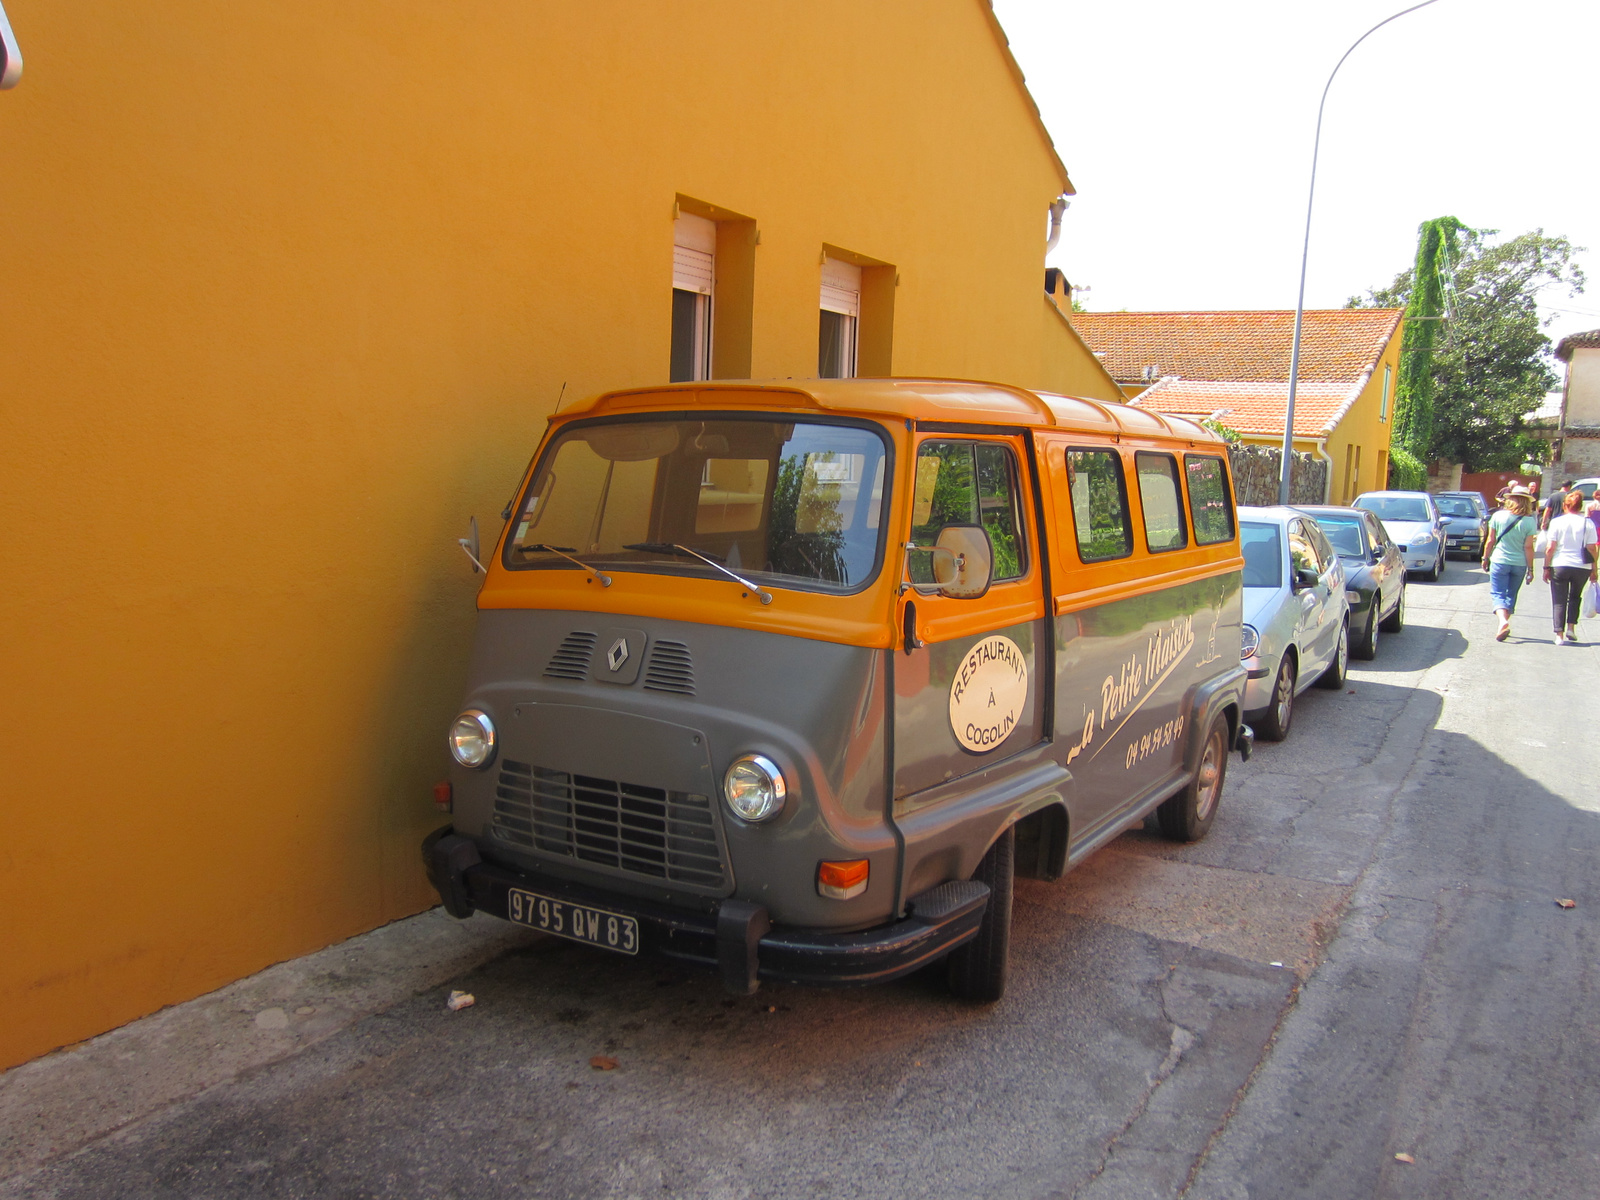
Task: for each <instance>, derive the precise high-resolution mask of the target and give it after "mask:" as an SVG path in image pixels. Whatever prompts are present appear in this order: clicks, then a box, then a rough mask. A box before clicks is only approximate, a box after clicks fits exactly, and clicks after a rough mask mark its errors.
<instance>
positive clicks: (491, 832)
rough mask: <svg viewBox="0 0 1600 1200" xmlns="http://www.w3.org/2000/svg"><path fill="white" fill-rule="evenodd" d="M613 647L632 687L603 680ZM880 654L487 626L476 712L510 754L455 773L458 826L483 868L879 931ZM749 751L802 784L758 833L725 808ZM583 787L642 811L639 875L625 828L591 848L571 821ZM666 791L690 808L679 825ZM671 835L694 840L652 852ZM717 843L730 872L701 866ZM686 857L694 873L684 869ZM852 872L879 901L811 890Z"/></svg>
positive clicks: (642, 624) (885, 900) (752, 634)
mask: <svg viewBox="0 0 1600 1200" xmlns="http://www.w3.org/2000/svg"><path fill="white" fill-rule="evenodd" d="M602 634H605V635H606V636H604V637H603V636H602ZM591 635H592V636H591ZM608 638H609V639H610V640H609V641H608V640H607V639H608ZM640 638H642V640H643V642H644V644H643V646H642V647H637V648H636V647H635V645H634V643H635V641H636V640H638V639H640ZM619 639H620V640H623V641H625V642H626V643H627V649H628V653H627V657H626V659H625V660H624V661H623V662H622V663H621V664H620V667H621V668H622V670H623V671H625V670H626V669H627V667H628V664H629V661H630V660H634V661H636V663H637V665H636V667H635V669H636V670H637V678H636V680H635V681H634V682H633V683H632V684H628V685H622V684H618V683H614V682H602V681H601V680H600V679H599V678H597V674H608V673H610V671H609V663H608V662H607V661H606V655H607V653H608V651H609V650H610V648H611V646H613V645H615V643H616V641H617V640H619ZM884 654H885V652H884V651H881V650H872V649H866V648H861V647H853V646H841V645H837V644H834V643H831V642H820V641H811V640H806V639H801V638H795V637H790V636H781V635H773V634H765V633H760V632H756V631H751V630H744V629H737V628H727V627H723V626H713V625H695V624H691V623H688V622H680V621H666V620H657V619H650V618H643V617H631V616H630V617H628V618H626V619H625V620H623V621H618V620H616V619H614V618H611V617H607V616H605V615H602V614H597V613H586V612H566V611H552V610H538V609H514V610H487V611H483V612H481V613H480V614H479V625H478V633H477V638H476V640H475V644H474V651H473V659H472V666H471V671H470V675H469V680H468V687H467V691H466V701H465V703H466V705H467V706H469V707H476V708H479V709H482V710H483V711H484V712H486V713H488V714H489V716H490V718H491V719H492V720H493V721H494V722H495V724H496V727H497V728H498V729H499V730H500V731H501V745H500V746H499V747H498V749H497V752H496V756H495V759H494V760H493V761H492V762H491V763H490V764H489V765H488V766H487V767H486V768H482V769H478V770H472V769H468V768H465V767H460V766H457V765H452V768H451V782H452V787H453V790H454V797H455V799H454V817H455V827H456V829H457V830H458V831H459V832H460V833H463V834H465V835H467V836H469V837H471V838H473V839H474V840H475V841H476V842H477V843H478V845H479V847H480V849H481V851H482V853H483V856H484V858H485V859H486V860H488V861H491V862H500V863H504V864H507V865H512V866H518V865H521V866H526V867H530V868H531V867H534V866H537V868H538V869H539V870H540V871H542V872H545V873H547V874H554V875H557V876H559V877H562V878H567V879H571V880H573V881H575V882H579V883H588V884H590V885H594V886H604V887H610V888H614V889H615V890H617V891H619V892H622V893H624V894H628V895H633V896H638V897H640V898H644V899H651V900H655V901H658V902H664V903H678V904H689V905H695V904H697V903H710V902H713V901H714V900H715V899H716V898H718V897H721V896H730V895H737V896H739V897H740V898H741V899H744V900H749V901H751V902H753V903H757V904H762V905H764V906H766V907H767V908H768V909H769V911H770V912H771V915H772V919H773V920H774V921H775V922H777V923H779V924H790V925H806V926H815V927H818V928H828V929H856V928H864V927H866V926H869V925H872V924H875V923H877V922H880V921H883V920H885V919H887V918H888V917H889V916H890V914H891V910H892V907H893V902H894V882H895V867H896V853H895V845H894V840H893V838H892V836H891V834H890V831H889V829H888V827H887V825H886V824H885V822H884V816H883V812H884V803H883V786H884V778H885V770H884V758H883V753H884V751H883V715H884V712H885V707H886V705H885V699H886V698H885V696H884V683H883V680H884V670H883V666H882V658H883V655H884ZM619 655H620V652H619ZM638 660H642V662H640V661H638ZM620 673H621V672H620V671H619V672H618V674H620ZM711 681H714V682H711ZM519 710H520V711H519ZM696 738H699V739H700V741H699V743H698V744H697V743H696V742H695V739H696ZM751 753H754V754H763V755H766V756H767V757H768V758H770V759H772V760H773V761H774V762H775V763H777V764H778V766H779V767H781V768H782V770H783V772H784V776H785V778H786V780H787V782H788V786H789V789H790V794H789V798H788V802H787V804H786V805H785V808H784V810H783V812H782V813H781V814H780V815H779V816H777V817H776V818H774V819H772V820H770V821H767V822H763V823H761V824H759V825H747V824H745V823H743V822H741V821H739V820H738V819H736V818H735V817H734V816H733V815H732V814H731V813H730V812H729V810H728V809H727V807H726V805H725V804H724V803H723V800H722V776H723V773H724V772H725V771H726V770H727V768H728V765H729V763H731V762H732V761H733V760H734V759H735V758H736V757H738V756H740V755H742V754H751ZM508 763H512V764H517V766H516V768H515V770H514V772H513V774H514V775H515V776H516V778H508V777H507V775H506V770H505V768H506V765H507V764H508ZM563 776H565V777H567V778H565V779H563V778H562V777H563ZM594 781H598V782H594ZM591 784H593V786H592V787H591ZM608 786H609V787H610V788H611V791H610V792H609V793H608V790H607V789H608ZM585 787H590V790H591V792H592V793H593V799H595V800H597V801H599V802H600V803H601V804H602V806H603V805H604V804H610V805H612V806H613V807H615V808H618V809H620V811H622V812H623V813H625V814H626V813H629V811H630V808H632V807H637V808H639V809H640V810H642V815H641V816H640V820H641V821H642V822H643V823H645V824H647V825H649V824H652V823H653V825H654V826H655V827H656V828H655V829H649V830H646V831H645V832H646V836H644V837H643V838H640V839H636V840H639V841H642V842H644V843H647V844H646V845H644V846H643V847H642V849H643V850H644V852H645V853H644V857H643V859H642V860H641V859H637V858H636V859H634V860H633V863H632V867H631V868H630V867H629V866H626V865H622V864H620V863H619V860H618V858H617V856H616V855H615V854H613V853H611V846H612V844H613V842H614V841H615V838H616V837H617V831H616V830H615V829H613V828H611V827H610V825H608V824H606V822H605V821H602V822H601V826H603V827H599V828H594V829H592V830H590V832H591V833H593V834H594V836H593V837H591V838H587V839H586V838H585V837H584V836H583V834H584V827H583V825H582V823H581V821H579V820H578V818H576V817H574V816H573V811H574V805H575V804H580V802H581V801H582V800H583V797H582V796H579V795H575V794H574V793H577V792H578V791H580V790H581V789H583V788H585ZM652 792H664V793H667V795H665V796H657V795H652V794H649V793H652ZM673 793H676V794H678V795H680V796H681V797H683V798H684V799H683V800H682V801H681V804H682V808H681V810H680V809H679V808H677V807H674V805H675V798H674V796H673V795H672V794H673ZM613 797H614V798H613ZM694 797H702V798H703V799H704V800H705V801H706V803H705V804H704V806H702V805H700V804H699V803H698V802H697V801H695V800H694V799H693V798H694ZM497 805H498V806H499V809H498V811H499V818H498V824H497V816H496V814H497ZM663 806H665V807H666V808H667V810H668V811H667V812H665V813H663V812H661V808H662V807H663ZM535 807H537V809H538V811H537V813H534V812H531V811H530V810H531V809H533V808H535ZM508 809H512V810H514V811H512V812H510V813H509V815H508V813H507V810H508ZM584 811H587V810H584ZM535 816H538V817H540V818H541V820H540V824H539V833H538V835H537V836H536V835H535V834H534V833H533V832H532V831H531V830H530V828H529V826H530V824H531V823H532V822H533V819H534V817H535ZM631 819H632V818H631V817H630V816H624V817H623V818H621V820H622V822H623V824H624V825H626V824H627V822H628V821H629V820H631ZM663 821H676V822H678V823H679V824H681V826H682V827H683V829H684V832H686V833H687V834H688V835H689V836H688V837H687V838H686V840H685V843H684V844H682V845H678V844H675V845H673V846H657V845H654V843H656V842H659V841H660V836H659V835H658V834H657V832H656V829H658V828H659V826H660V825H661V823H662V822H663ZM516 822H521V824H517V823H516ZM612 823H613V824H614V823H615V822H614V821H613V822H612ZM574 825H577V828H575V829H574V828H572V826H574ZM563 827H565V836H564V828H563ZM630 837H631V835H630ZM608 839H610V841H608ZM624 840H629V839H628V838H624ZM712 845H714V846H716V847H717V848H718V849H719V851H720V852H721V853H724V854H725V856H726V857H725V862H724V867H725V870H724V871H723V873H722V875H721V876H720V877H717V876H716V875H715V873H714V865H713V866H712V868H711V869H708V864H707V863H706V862H705V861H704V860H705V853H704V852H705V850H706V849H707V848H708V846H712ZM679 849H682V850H684V852H685V858H684V861H683V863H682V864H676V863H674V862H673V861H671V860H672V859H673V857H674V856H675V854H676V853H677V851H678V850H679ZM845 858H865V859H867V860H869V862H870V863H871V870H870V875H869V880H868V886H867V890H866V891H865V892H864V893H863V894H862V895H860V896H857V897H854V898H853V899H849V900H835V899H831V898H826V897H823V896H820V895H818V894H817V889H816V880H815V872H816V870H817V863H818V862H819V861H821V860H823V859H830V860H837V859H845ZM680 865H681V866H684V867H686V868H687V869H684V870H679V869H678V867H679V866H680ZM674 876H676V877H674Z"/></svg>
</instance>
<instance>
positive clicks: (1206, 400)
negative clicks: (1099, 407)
mask: <svg viewBox="0 0 1600 1200" xmlns="http://www.w3.org/2000/svg"><path fill="white" fill-rule="evenodd" d="M1364 383H1365V378H1364V377H1363V378H1360V379H1357V380H1355V381H1354V382H1352V383H1323V382H1313V381H1308V380H1301V381H1300V386H1299V387H1297V388H1296V389H1295V392H1294V435H1295V436H1296V437H1301V438H1319V437H1323V436H1325V435H1326V434H1327V432H1328V431H1329V430H1330V429H1332V428H1333V427H1334V426H1335V425H1337V424H1338V423H1339V419H1340V418H1341V417H1343V416H1344V414H1345V410H1346V409H1347V408H1349V407H1350V404H1351V403H1352V402H1353V401H1354V400H1355V398H1356V396H1358V395H1359V394H1360V392H1361V388H1362V386H1363V385H1364ZM1128 403H1129V404H1131V405H1133V406H1134V407H1135V408H1151V409H1154V410H1155V411H1156V412H1160V413H1171V414H1172V415H1173V416H1179V417H1189V418H1190V419H1192V420H1200V419H1202V418H1204V417H1210V416H1215V417H1216V418H1217V420H1219V421H1221V422H1222V423H1223V424H1224V425H1226V426H1228V427H1229V428H1230V429H1237V430H1238V431H1239V432H1240V433H1243V434H1249V435H1250V436H1252V437H1259V436H1264V435H1268V434H1276V435H1278V436H1280V437H1281V436H1282V435H1283V410H1284V409H1285V408H1286V407H1287V406H1288V403H1289V384H1288V381H1287V380H1285V381H1284V382H1282V383H1232V382H1227V383H1217V382H1210V381H1206V380H1200V379H1170V378H1169V379H1163V380H1161V381H1160V382H1159V383H1156V384H1153V385H1152V386H1150V387H1148V388H1146V389H1145V390H1144V391H1142V392H1140V393H1139V394H1138V395H1137V396H1135V397H1134V398H1133V399H1132V400H1130V401H1128Z"/></svg>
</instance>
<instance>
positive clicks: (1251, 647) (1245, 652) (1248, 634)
mask: <svg viewBox="0 0 1600 1200" xmlns="http://www.w3.org/2000/svg"><path fill="white" fill-rule="evenodd" d="M1259 649H1261V635H1260V634H1259V633H1257V632H1256V627H1255V626H1254V625H1245V626H1242V627H1241V628H1240V629H1239V657H1240V658H1250V657H1251V656H1252V655H1254V654H1255V652H1256V651H1257V650H1259Z"/></svg>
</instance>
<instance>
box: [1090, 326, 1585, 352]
mask: <svg viewBox="0 0 1600 1200" xmlns="http://www.w3.org/2000/svg"><path fill="white" fill-rule="evenodd" d="M1072 323H1073V325H1077V323H1078V322H1077V321H1076V320H1074V321H1073V322H1072ZM1084 340H1085V341H1087V340H1088V339H1087V338H1085V339H1084ZM1590 346H1600V329H1591V330H1589V332H1588V333H1569V334H1568V335H1567V336H1566V337H1564V338H1562V339H1561V340H1560V341H1559V342H1557V343H1556V357H1557V358H1559V359H1560V360H1561V361H1562V362H1571V361H1572V352H1573V351H1574V350H1578V349H1587V348H1589V347H1590Z"/></svg>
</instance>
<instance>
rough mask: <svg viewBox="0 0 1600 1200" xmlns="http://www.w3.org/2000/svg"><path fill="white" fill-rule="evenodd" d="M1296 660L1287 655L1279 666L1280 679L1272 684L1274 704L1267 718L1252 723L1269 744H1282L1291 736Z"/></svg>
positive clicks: (1269, 706) (1268, 708)
mask: <svg viewBox="0 0 1600 1200" xmlns="http://www.w3.org/2000/svg"><path fill="white" fill-rule="evenodd" d="M1295 674H1296V672H1295V669H1294V659H1293V657H1291V656H1290V655H1289V654H1287V653H1285V654H1284V656H1283V662H1282V663H1281V664H1279V666H1278V678H1277V679H1276V680H1274V681H1273V684H1272V703H1271V704H1270V705H1268V706H1267V712H1266V716H1264V717H1262V719H1261V720H1259V721H1253V722H1251V724H1252V725H1254V726H1255V731H1256V733H1257V734H1259V735H1260V736H1261V737H1264V738H1266V739H1267V741H1269V742H1281V741H1283V739H1284V738H1286V737H1288V736H1289V724H1290V722H1292V721H1293V720H1294V681H1295Z"/></svg>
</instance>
